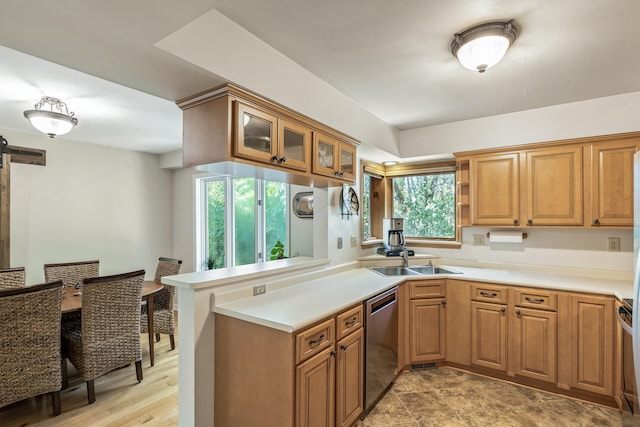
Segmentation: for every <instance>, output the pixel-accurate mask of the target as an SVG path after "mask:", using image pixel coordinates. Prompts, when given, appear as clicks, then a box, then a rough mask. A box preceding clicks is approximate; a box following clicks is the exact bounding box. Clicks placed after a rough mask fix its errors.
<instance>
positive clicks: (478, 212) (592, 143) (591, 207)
mask: <svg viewBox="0 0 640 427" xmlns="http://www.w3.org/2000/svg"><path fill="white" fill-rule="evenodd" d="M639 149H640V132H633V133H626V134H617V135H603V136H597V137H589V138H580V139H575V140H564V141H554V142H545V143H539V144H529V145H522V146H516V147H506V148H495V149H487V150H477V151H468V152H459V153H454V155H455V156H456V164H457V168H458V170H459V171H460V172H459V173H457V176H458V177H457V179H458V181H459V183H458V192H457V194H456V197H457V202H458V203H460V205H459V207H458V210H457V214H458V217H457V221H458V226H459V227H464V226H468V225H471V226H500V227H509V226H510V227H590V228H591V227H632V226H633V185H634V182H633V155H634V153H636V152H637V151H638V150H639ZM466 175H468V180H469V182H468V184H467V183H466V182H465V179H464V177H465V176H466ZM467 186H468V192H465V190H466V189H465V187H467ZM467 199H468V203H469V207H468V208H467V207H466V206H465V205H466V203H467ZM469 213H470V214H469Z"/></svg>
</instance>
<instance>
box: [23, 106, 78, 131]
mask: <svg viewBox="0 0 640 427" xmlns="http://www.w3.org/2000/svg"><path fill="white" fill-rule="evenodd" d="M45 107H48V108H49V109H48V110H45V109H43V108H45ZM24 116H25V118H26V119H27V120H29V122H30V123H31V125H33V127H34V128H36V129H37V130H39V131H40V132H42V133H46V134H47V135H48V136H49V138H53V137H55V136H58V135H64V134H66V133H68V132H69V131H70V130H71V129H72V128H73V127H74V126H75V125H77V124H78V119H76V118H75V117H73V112H71V113H70V112H69V110H68V109H67V104H65V103H64V102H62V101H60V100H59V99H58V98H51V97H49V96H43V97H42V99H41V100H40V102H38V103H37V104H36V105H35V110H27V111H25V112H24Z"/></svg>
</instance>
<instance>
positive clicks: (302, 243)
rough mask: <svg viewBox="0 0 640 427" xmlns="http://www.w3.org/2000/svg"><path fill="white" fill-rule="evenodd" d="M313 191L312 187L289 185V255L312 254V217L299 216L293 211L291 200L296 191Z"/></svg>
mask: <svg viewBox="0 0 640 427" xmlns="http://www.w3.org/2000/svg"><path fill="white" fill-rule="evenodd" d="M309 191H313V188H309V187H304V186H301V185H293V184H292V185H291V188H290V192H289V199H290V203H291V212H290V213H289V242H290V249H289V256H291V257H296V256H313V218H299V217H298V216H296V214H294V213H293V200H294V198H295V196H296V194H298V193H304V192H309Z"/></svg>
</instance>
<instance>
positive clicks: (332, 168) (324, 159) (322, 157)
mask: <svg viewBox="0 0 640 427" xmlns="http://www.w3.org/2000/svg"><path fill="white" fill-rule="evenodd" d="M339 145H340V141H338V140H337V139H335V138H332V137H330V136H329V135H325V134H323V133H320V132H314V133H313V154H312V168H311V170H312V172H313V173H317V174H319V175H325V176H330V177H332V178H337V177H338V175H339V171H338V156H339V153H338V149H339Z"/></svg>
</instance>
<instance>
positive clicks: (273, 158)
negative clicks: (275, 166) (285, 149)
mask: <svg viewBox="0 0 640 427" xmlns="http://www.w3.org/2000/svg"><path fill="white" fill-rule="evenodd" d="M271 161H272V162H279V161H280V158H279V157H278V156H272V157H271Z"/></svg>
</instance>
